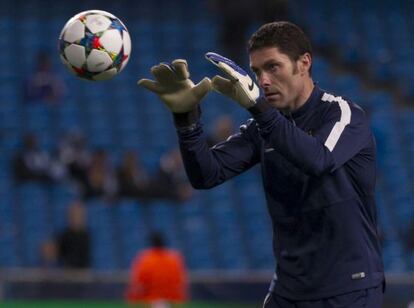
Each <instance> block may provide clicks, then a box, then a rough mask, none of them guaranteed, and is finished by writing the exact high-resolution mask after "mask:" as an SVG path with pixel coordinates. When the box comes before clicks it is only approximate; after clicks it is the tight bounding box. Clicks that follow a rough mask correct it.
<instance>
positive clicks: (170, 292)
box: [125, 232, 188, 307]
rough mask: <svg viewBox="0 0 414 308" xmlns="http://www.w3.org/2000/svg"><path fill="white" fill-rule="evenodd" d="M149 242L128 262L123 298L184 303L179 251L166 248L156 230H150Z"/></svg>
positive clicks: (185, 294)
mask: <svg viewBox="0 0 414 308" xmlns="http://www.w3.org/2000/svg"><path fill="white" fill-rule="evenodd" d="M150 246H151V247H150V248H148V249H145V250H144V251H142V252H140V253H139V254H138V255H137V256H136V258H135V259H134V261H133V262H132V267H131V275H130V281H129V284H128V287H127V291H126V294H125V295H126V300H127V302H129V303H147V304H151V305H152V307H168V303H171V304H181V303H185V302H186V301H187V299H188V281H187V270H186V266H185V263H184V259H183V257H182V255H181V253H180V252H178V251H177V250H175V249H171V248H166V247H165V242H164V238H163V236H162V235H161V234H160V233H158V232H154V233H151V235H150ZM162 303H164V304H162Z"/></svg>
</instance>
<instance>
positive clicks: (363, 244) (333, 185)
mask: <svg viewBox="0 0 414 308" xmlns="http://www.w3.org/2000/svg"><path fill="white" fill-rule="evenodd" d="M259 104H266V102H259ZM253 117H254V119H251V120H249V121H248V122H247V123H246V124H245V125H242V126H241V129H240V133H238V134H235V135H233V136H232V137H231V138H229V139H228V140H227V141H225V142H222V143H220V144H218V145H216V146H214V147H213V148H211V149H210V148H209V147H208V146H207V143H206V140H205V136H204V135H203V130H202V126H201V123H200V122H199V121H197V123H196V124H195V125H193V127H192V129H188V130H181V131H180V130H179V133H178V135H179V142H180V148H181V152H182V156H183V160H184V164H185V168H186V172H187V174H188V177H189V179H190V182H191V183H192V185H193V186H194V187H195V188H199V189H207V188H211V187H214V186H216V185H219V184H220V183H222V182H224V181H226V180H228V179H230V178H232V177H234V176H236V175H238V174H240V173H241V172H243V171H245V170H247V169H249V168H250V167H252V166H253V165H255V164H258V163H260V164H261V170H262V177H263V185H264V189H265V193H266V199H267V206H268V211H269V214H270V216H271V219H272V224H273V247H274V254H275V256H276V261H277V262H276V263H277V266H276V275H275V278H274V281H273V283H272V285H271V291H273V292H275V293H277V294H279V295H281V296H284V297H287V298H291V299H295V300H312V299H320V298H324V297H330V296H335V295H338V294H342V293H346V292H350V291H353V290H359V289H365V288H369V287H373V286H377V285H378V284H380V283H381V282H382V281H383V280H384V274H383V265H382V259H381V249H380V244H379V240H378V234H377V218H376V209H375V200H374V199H375V198H374V190H375V180H376V153H375V141H374V138H373V135H372V133H371V129H370V125H369V121H368V119H367V116H366V115H365V113H364V111H363V110H362V109H361V108H360V107H359V106H357V105H355V104H353V103H350V102H348V101H346V100H345V99H343V98H342V97H340V96H334V95H332V94H329V93H327V92H324V91H323V90H321V89H319V88H318V87H317V86H315V88H314V90H313V91H312V94H311V96H310V97H309V99H308V100H307V102H306V103H305V104H304V105H303V106H302V107H300V108H299V109H298V110H297V111H295V112H294V113H292V114H290V115H283V114H282V113H280V112H279V111H278V110H276V109H275V108H267V109H266V110H265V111H262V112H255V113H254V114H253Z"/></svg>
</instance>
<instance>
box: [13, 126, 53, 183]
mask: <svg viewBox="0 0 414 308" xmlns="http://www.w3.org/2000/svg"><path fill="white" fill-rule="evenodd" d="M50 167H51V159H50V157H49V154H48V153H47V152H46V151H43V150H41V149H39V146H38V143H37V138H36V136H34V135H31V134H28V135H26V136H25V137H24V140H23V148H22V150H21V151H20V152H19V153H17V154H16V156H15V158H14V162H13V169H14V170H13V171H14V177H15V179H16V180H17V181H18V182H25V181H41V182H50V181H51V180H52V178H51V176H50Z"/></svg>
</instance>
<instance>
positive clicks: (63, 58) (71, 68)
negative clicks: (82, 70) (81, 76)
mask: <svg viewBox="0 0 414 308" xmlns="http://www.w3.org/2000/svg"><path fill="white" fill-rule="evenodd" d="M60 60H62V62H63V64H65V67H66V68H67V69H68V70H69V71H70V72H71V73H73V74H75V75H76V71H75V70H74V69H73V67H72V65H70V64H69V62H68V61H66V59H65V57H64V56H62V55H60Z"/></svg>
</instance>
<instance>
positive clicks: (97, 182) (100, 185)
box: [83, 149, 118, 200]
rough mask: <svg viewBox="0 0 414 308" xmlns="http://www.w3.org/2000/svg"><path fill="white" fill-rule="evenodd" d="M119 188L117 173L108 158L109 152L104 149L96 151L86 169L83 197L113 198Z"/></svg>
mask: <svg viewBox="0 0 414 308" xmlns="http://www.w3.org/2000/svg"><path fill="white" fill-rule="evenodd" d="M117 189H118V185H117V182H116V174H115V171H114V170H113V168H112V165H111V162H110V160H109V158H108V153H107V152H106V151H105V150H102V149H100V150H96V151H94V152H93V153H92V157H91V161H90V164H89V166H88V168H87V171H86V183H85V187H84V190H83V197H84V198H85V199H89V198H101V197H102V198H105V199H107V200H112V199H113V198H114V197H115V195H116V193H117Z"/></svg>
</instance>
